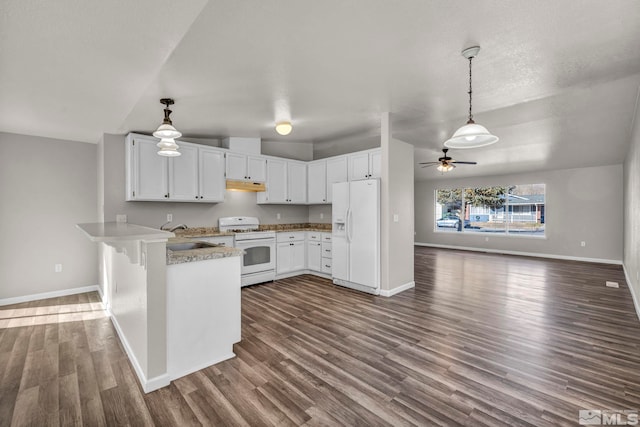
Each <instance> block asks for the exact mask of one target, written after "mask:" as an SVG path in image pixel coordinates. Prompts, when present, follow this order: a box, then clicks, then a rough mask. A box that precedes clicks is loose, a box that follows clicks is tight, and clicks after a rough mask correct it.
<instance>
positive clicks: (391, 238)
mask: <svg viewBox="0 0 640 427" xmlns="http://www.w3.org/2000/svg"><path fill="white" fill-rule="evenodd" d="M380 139H381V147H382V165H381V166H382V168H381V169H382V176H381V179H380V184H381V192H380V246H381V248H380V264H381V265H380V267H381V268H380V274H381V280H380V288H381V294H383V295H386V296H391V295H393V294H395V293H396V292H399V291H402V290H404V289H408V288H409V287H413V286H414V271H413V260H414V245H413V236H414V231H413V230H414V224H415V223H414V190H413V188H414V182H413V145H410V144H407V143H405V142H402V141H398V140H396V139H393V138H391V115H390V113H383V115H382V120H381V137H380ZM394 215H397V216H398V222H395V221H394Z"/></svg>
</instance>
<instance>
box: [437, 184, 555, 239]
mask: <svg viewBox="0 0 640 427" xmlns="http://www.w3.org/2000/svg"><path fill="white" fill-rule="evenodd" d="M435 210H436V212H435V224H434V227H435V230H436V231H443V232H447V231H448V232H463V233H494V234H509V235H526V236H544V229H545V185H544V184H521V185H511V186H493V187H476V188H456V189H439V190H436V192H435Z"/></svg>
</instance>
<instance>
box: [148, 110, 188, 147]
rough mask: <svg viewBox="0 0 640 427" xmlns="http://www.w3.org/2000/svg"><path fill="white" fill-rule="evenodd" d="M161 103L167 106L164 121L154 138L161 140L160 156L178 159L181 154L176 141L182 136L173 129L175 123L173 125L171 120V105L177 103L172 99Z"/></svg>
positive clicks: (159, 145) (159, 143) (159, 144)
mask: <svg viewBox="0 0 640 427" xmlns="http://www.w3.org/2000/svg"><path fill="white" fill-rule="evenodd" d="M160 103H161V104H163V105H165V107H164V120H163V121H162V124H161V125H160V126H159V127H158V129H157V130H156V131H155V132H154V133H153V136H155V137H156V138H160V142H158V144H157V145H158V148H160V151H158V154H159V155H161V156H166V157H177V156H179V155H180V154H181V153H180V152H179V151H178V144H176V141H175V139H176V138H180V137H181V136H182V134H181V133H180V132H178V131H177V130H176V128H174V127H173V123H171V119H170V118H169V116H170V115H171V110H170V109H169V105H173V104H174V103H175V102H174V101H173V99H171V98H162V99H161V100H160Z"/></svg>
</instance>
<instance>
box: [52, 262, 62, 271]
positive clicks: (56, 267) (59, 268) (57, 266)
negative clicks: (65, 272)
mask: <svg viewBox="0 0 640 427" xmlns="http://www.w3.org/2000/svg"><path fill="white" fill-rule="evenodd" d="M53 271H55V272H56V273H62V264H56V265H54V266H53Z"/></svg>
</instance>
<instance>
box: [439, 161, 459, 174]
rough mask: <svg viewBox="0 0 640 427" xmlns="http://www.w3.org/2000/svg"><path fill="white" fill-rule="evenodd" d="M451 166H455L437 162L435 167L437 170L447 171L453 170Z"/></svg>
mask: <svg viewBox="0 0 640 427" xmlns="http://www.w3.org/2000/svg"><path fill="white" fill-rule="evenodd" d="M453 168H455V166H453V165H452V164H449V163H444V164H439V165H438V167H437V168H436V169H437V170H438V172H449V171H451V170H453Z"/></svg>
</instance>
